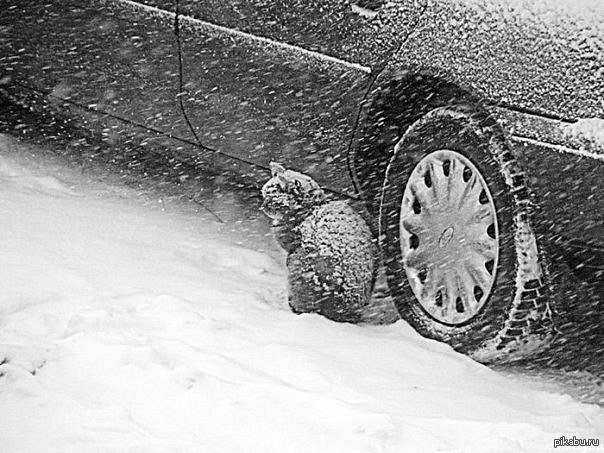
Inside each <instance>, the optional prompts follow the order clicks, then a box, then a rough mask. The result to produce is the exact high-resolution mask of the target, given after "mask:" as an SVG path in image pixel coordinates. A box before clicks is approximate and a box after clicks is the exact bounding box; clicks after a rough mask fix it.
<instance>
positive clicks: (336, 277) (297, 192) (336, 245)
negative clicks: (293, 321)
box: [262, 163, 377, 322]
mask: <svg viewBox="0 0 604 453" xmlns="http://www.w3.org/2000/svg"><path fill="white" fill-rule="evenodd" d="M271 172H272V178H271V179H270V180H269V181H268V182H267V183H266V184H265V185H264V187H263V188H262V196H263V198H264V203H263V205H262V209H263V211H264V212H265V213H266V214H267V215H268V216H269V217H270V218H272V219H273V228H274V230H275V235H276V238H277V240H278V242H279V243H280V244H281V246H282V247H283V248H284V249H285V251H286V252H287V254H288V255H287V268H288V271H289V278H288V283H289V304H290V306H291V308H292V310H293V311H294V312H296V313H308V312H315V313H320V314H322V315H324V316H326V317H327V318H330V319H332V320H334V321H340V322H358V321H360V319H361V315H362V312H363V309H364V308H365V307H366V306H367V305H368V304H369V299H370V296H371V291H372V288H373V283H374V280H375V273H376V267H377V264H376V263H377V247H376V245H375V241H374V240H373V236H372V234H371V231H370V230H369V227H368V226H367V224H366V223H365V221H364V220H363V218H362V217H361V216H360V215H359V214H358V213H357V212H356V211H355V210H354V209H353V208H352V207H351V206H350V205H349V204H348V203H347V202H345V201H328V200H327V197H326V195H325V192H324V191H323V190H322V189H321V188H320V187H319V185H318V184H317V183H316V182H315V181H314V180H313V179H312V178H310V177H309V176H307V175H304V174H302V173H298V172H295V171H292V170H286V169H285V168H283V167H282V166H281V165H279V164H276V163H271Z"/></svg>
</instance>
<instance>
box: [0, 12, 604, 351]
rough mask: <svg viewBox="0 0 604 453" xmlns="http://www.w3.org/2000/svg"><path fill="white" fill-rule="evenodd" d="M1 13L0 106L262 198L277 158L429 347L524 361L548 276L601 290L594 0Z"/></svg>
mask: <svg viewBox="0 0 604 453" xmlns="http://www.w3.org/2000/svg"><path fill="white" fill-rule="evenodd" d="M8 3H9V4H8V5H7V6H5V7H4V8H3V13H2V16H1V17H0V41H1V42H2V49H3V50H2V54H0V71H1V72H0V90H1V93H2V96H3V97H4V98H5V99H9V100H10V101H11V102H17V103H20V104H22V105H25V106H27V107H28V108H29V109H32V110H36V111H39V112H43V113H44V114H45V115H46V116H48V117H52V118H55V119H57V118H60V119H61V121H63V122H64V124H66V125H68V127H69V128H73V129H81V130H87V131H93V132H94V133H95V134H97V136H98V137H99V138H100V139H102V140H104V141H107V142H109V143H112V144H115V145H116V148H120V147H132V146H137V147H139V148H141V149H143V150H149V152H151V151H152V150H153V152H155V153H157V152H159V153H163V154H165V155H168V156H172V157H171V159H193V161H194V162H196V163H199V165H201V166H204V165H205V166H206V167H207V168H208V169H210V170H213V171H215V172H218V173H223V172H226V173H228V174H233V175H241V176H242V177H243V176H245V177H247V178H249V179H252V180H254V181H262V180H263V179H266V178H267V176H268V168H269V163H270V162H271V161H278V162H281V163H283V164H284V165H286V166H288V167H290V168H294V169H296V170H298V171H301V172H304V173H307V174H309V175H311V176H312V177H313V178H315V179H316V180H317V181H319V182H320V183H321V185H322V186H324V187H325V188H327V189H328V190H329V191H330V192H331V193H332V194H333V196H337V197H344V198H348V199H350V200H353V201H357V202H358V203H359V204H361V205H363V206H364V209H366V211H367V217H368V218H369V219H370V223H371V227H372V229H373V232H374V234H375V237H376V240H377V241H379V243H380V246H381V247H380V248H381V253H382V261H383V266H384V269H385V271H386V274H387V279H388V286H389V289H390V293H391V295H392V296H393V298H394V300H395V303H396V305H397V308H398V311H399V313H400V314H401V316H402V317H403V318H404V319H405V320H407V321H408V322H409V323H410V324H411V325H412V326H413V327H414V328H415V329H416V330H417V331H418V332H420V333H421V334H422V335H424V336H427V337H430V338H434V339H437V340H439V341H444V342H446V343H449V344H450V345H452V346H453V347H454V348H455V349H457V350H459V351H462V352H464V353H467V354H470V355H471V356H472V357H473V358H475V359H476V360H479V361H483V362H490V361H502V360H512V359H515V358H518V357H526V356H528V355H530V354H531V353H533V352H535V351H538V350H540V349H543V348H544V347H546V346H547V344H548V343H549V342H551V339H552V338H553V337H554V336H555V332H556V324H557V323H559V322H560V321H559V320H558V319H557V316H556V313H557V305H556V304H557V297H556V291H555V289H553V288H554V287H555V283H556V282H555V277H554V276H553V275H552V273H551V272H550V270H549V269H550V263H551V261H552V260H558V259H560V257H564V258H565V259H568V260H570V261H572V260H573V259H575V260H579V261H580V265H579V266H576V271H577V272H578V273H581V272H583V273H588V274H594V273H599V275H600V277H599V278H601V272H602V247H603V245H602V238H603V237H604V236H603V219H602V213H603V212H604V209H603V199H604V197H602V190H601V185H600V184H601V181H602V176H603V172H602V168H603V167H602V161H603V160H604V139H603V135H604V132H603V130H604V101H603V100H604V28H603V24H604V4H603V3H602V2H601V1H600V0H582V1H580V2H576V3H573V2H566V1H558V0H555V1H553V2H545V1H543V0H492V1H490V0H451V1H448V2H437V1H432V0H396V1H383V0H358V1H353V0H304V1H302V0H275V1H271V2H267V1H265V0H207V1H193V0H171V1H168V0H140V1H132V0H94V1H89V2H80V1H75V0H60V1H59V0H56V1H50V2H41V1H34V0H20V1H18V2H17V1H12V2H10V1H9V2H8ZM143 154H144V153H143ZM137 156H140V155H137ZM139 158H140V157H137V159H139ZM171 162H172V161H171ZM130 163H131V164H132V165H138V164H139V163H140V162H138V161H136V162H130ZM561 250H562V251H563V252H560V251H561Z"/></svg>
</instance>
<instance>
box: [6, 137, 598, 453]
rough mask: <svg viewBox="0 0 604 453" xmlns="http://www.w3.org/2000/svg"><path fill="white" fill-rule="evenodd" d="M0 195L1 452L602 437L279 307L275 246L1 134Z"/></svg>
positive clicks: (461, 365) (403, 332) (372, 446)
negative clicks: (252, 241)
mask: <svg viewBox="0 0 604 453" xmlns="http://www.w3.org/2000/svg"><path fill="white" fill-rule="evenodd" d="M0 206H2V215H1V216H0V237H1V238H2V240H1V241H0V270H1V272H0V363H2V365H0V376H1V377H0V445H1V447H0V450H2V451H3V452H33V451H36V452H45V451H57V452H66V451H79V452H85V451H141V452H143V451H144V452H168V451H191V452H193V451H196V452H198V451H203V452H214V451H215V452H229V451H257V452H273V451H274V452H298V451H300V452H317V451H321V452H329V451H333V452H341V451H346V452H371V451H375V452H378V451H383V452H401V451H491V452H498V451H501V452H503V451H518V452H520V451H527V452H529V451H530V452H539V451H550V450H552V447H553V441H554V438H559V437H560V436H562V435H565V436H566V437H567V438H568V437H572V436H573V435H575V436H577V437H579V436H580V437H585V438H589V437H592V438H594V437H595V438H598V437H599V438H602V437H604V409H602V408H600V407H598V406H595V405H587V404H581V403H578V402H576V401H575V400H573V399H572V398H571V397H569V396H566V395H559V394H553V393H547V392H545V391H541V390H538V389H534V388H532V389H529V388H528V387H525V386H523V385H522V384H520V383H517V382H514V381H512V380H510V379H508V378H505V377H503V376H501V375H499V374H498V373H496V372H494V371H492V370H490V369H488V368H486V367H484V366H482V365H480V364H477V363H475V362H473V361H471V360H470V359H469V358H467V357H464V356H462V355H459V354H457V353H455V352H453V351H452V350H451V349H450V348H448V347H447V346H445V345H442V344H439V343H436V342H433V341H430V340H426V339H423V338H421V337H420V336H419V335H418V334H416V333H415V332H414V331H413V330H412V329H411V328H410V327H409V326H408V325H406V324H405V323H404V322H402V321H400V322H398V323H396V324H393V325H389V326H371V327H370V326H355V325H349V324H338V323H334V322H331V321H328V320H326V319H324V318H322V317H320V316H318V315H299V316H298V315H294V314H293V313H291V312H290V311H289V309H288V308H287V307H286V302H285V297H284V289H285V285H286V272H285V269H284V267H283V263H282V261H281V260H280V257H279V256H271V255H269V254H266V253H260V252H258V251H255V250H253V249H252V248H249V247H244V246H242V245H239V244H238V243H237V242H238V239H237V236H238V235H226V234H222V232H221V231H220V228H219V226H218V224H215V223H213V222H212V220H211V219H210V217H209V216H208V217H203V216H201V215H193V214H191V213H190V212H189V211H187V210H186V209H180V207H179V206H167V207H166V206H164V208H163V209H160V208H159V207H158V205H157V204H152V203H149V202H148V200H142V201H141V199H140V198H139V197H137V195H136V193H135V192H134V191H131V190H130V189H127V188H124V187H121V186H119V185H112V184H107V183H105V182H102V181H91V180H90V178H89V177H88V176H86V175H82V174H80V172H79V171H78V170H72V169H70V168H68V167H64V166H62V165H61V164H60V163H57V162H54V161H52V162H49V161H45V160H43V159H42V158H41V157H40V156H39V155H37V154H35V152H33V151H31V150H30V149H28V148H24V147H21V146H18V145H16V144H15V143H14V142H12V141H11V140H10V139H8V138H6V137H2V136H0ZM244 232H245V231H244V227H243V226H242V230H241V231H240V233H239V235H243V234H244ZM267 240H268V239H267ZM255 248H260V246H259V245H258V247H255Z"/></svg>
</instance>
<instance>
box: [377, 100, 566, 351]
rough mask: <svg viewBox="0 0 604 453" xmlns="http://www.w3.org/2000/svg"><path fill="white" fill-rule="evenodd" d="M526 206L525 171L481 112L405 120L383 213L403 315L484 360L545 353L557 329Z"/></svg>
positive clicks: (386, 250) (388, 262)
mask: <svg viewBox="0 0 604 453" xmlns="http://www.w3.org/2000/svg"><path fill="white" fill-rule="evenodd" d="M533 212H534V204H533V199H532V196H531V193H530V191H529V190H528V188H527V185H526V181H525V175H524V173H523V172H522V170H521V169H520V167H519V165H518V163H517V161H516V159H515V157H514V155H513V153H512V151H511V149H510V146H509V145H508V143H507V141H506V140H505V138H504V136H503V134H502V132H501V130H500V128H499V126H498V124H497V123H496V122H495V121H494V120H493V119H492V118H491V117H490V116H488V114H486V113H485V112H483V111H481V110H480V109H478V108H474V107H467V106H449V107H443V108H437V109H434V110H432V111H431V112H429V113H428V114H426V115H425V116H423V117H422V118H420V119H419V120H417V121H416V122H415V123H413V124H412V125H411V126H410V127H409V128H408V129H407V131H406V132H405V134H404V135H403V137H402V138H401V139H400V141H399V142H398V143H397V144H396V146H395V150H394V154H393V156H392V158H391V160H390V162H389V165H388V168H387V170H386V175H385V180H384V185H383V190H382V195H381V203H380V216H379V221H380V225H379V228H380V244H381V247H382V251H383V255H384V261H385V263H384V264H385V267H386V272H387V275H388V286H389V288H390V291H391V294H392V295H393V297H394V299H395V303H396V305H397V309H398V311H399V313H400V315H401V317H402V318H403V319H405V320H406V321H407V322H409V323H410V324H411V325H412V326H413V327H414V328H415V329H416V330H417V331H418V332H419V333H420V334H422V335H423V336H426V337H429V338H434V339H437V340H439V341H443V342H446V343H448V344H450V345H451V346H452V347H453V348H454V349H456V350H458V351H460V352H463V353H467V354H469V355H470V356H472V357H473V358H474V359H476V360H478V361H481V362H494V361H499V362H501V361H509V360H515V359H518V358H523V357H526V356H528V355H530V354H532V353H534V352H536V351H539V350H541V349H543V348H544V347H545V346H546V345H547V344H548V343H549V342H550V341H551V339H552V338H553V336H554V335H553V334H554V332H555V329H554V322H553V309H552V308H553V306H552V303H551V298H550V283H549V279H548V273H547V269H548V266H547V258H546V255H545V254H544V253H543V252H542V251H541V250H539V248H538V245H537V241H536V237H535V233H534V231H533V229H532V215H533ZM401 221H402V223H401Z"/></svg>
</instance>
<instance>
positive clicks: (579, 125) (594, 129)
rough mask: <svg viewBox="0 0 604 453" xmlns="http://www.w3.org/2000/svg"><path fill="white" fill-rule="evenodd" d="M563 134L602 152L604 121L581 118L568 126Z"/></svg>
mask: <svg viewBox="0 0 604 453" xmlns="http://www.w3.org/2000/svg"><path fill="white" fill-rule="evenodd" d="M564 132H565V134H566V135H567V136H569V137H572V138H574V139H576V140H579V141H580V142H582V143H584V144H585V145H587V146H588V147H594V148H599V149H601V150H602V152H604V119H600V118H583V119H580V120H579V121H577V122H575V123H573V124H570V125H568V126H567V127H566V129H565V130H564Z"/></svg>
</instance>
